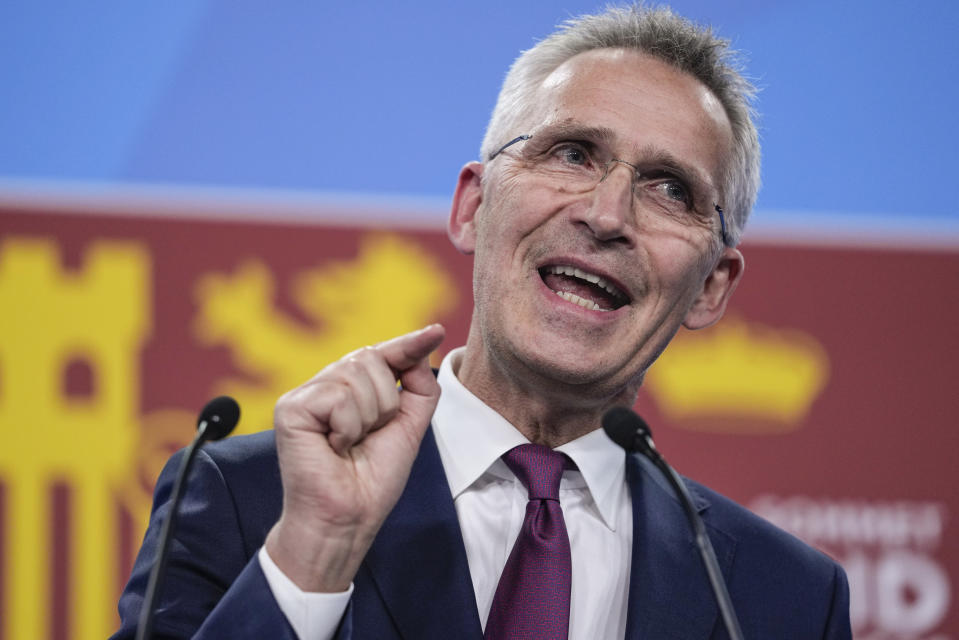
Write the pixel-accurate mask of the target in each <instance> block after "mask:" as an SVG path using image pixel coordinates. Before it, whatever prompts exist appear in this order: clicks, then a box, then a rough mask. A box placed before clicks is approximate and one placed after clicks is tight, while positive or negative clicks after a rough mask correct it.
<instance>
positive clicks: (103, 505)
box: [0, 237, 152, 639]
mask: <svg viewBox="0 0 959 640" xmlns="http://www.w3.org/2000/svg"><path fill="white" fill-rule="evenodd" d="M150 290H151V286H150V260H149V256H148V255H147V253H146V251H145V250H144V249H143V248H142V247H140V246H138V245H136V244H132V243H115V242H106V241H103V242H96V243H92V244H91V245H90V246H89V247H88V248H87V250H86V253H85V256H84V261H83V265H82V267H81V268H80V269H78V270H76V271H73V272H67V271H64V270H62V269H61V266H60V255H59V252H58V249H57V246H56V244H55V243H54V242H52V241H49V240H34V239H26V238H9V237H8V238H6V239H5V241H4V242H3V243H2V244H0V309H3V313H0V384H2V387H3V389H2V394H0V482H2V483H3V485H4V488H5V493H6V505H5V506H6V508H5V513H4V514H3V523H4V527H5V531H4V534H5V535H4V538H5V539H6V541H7V544H6V549H4V554H5V556H6V557H5V558H4V563H3V564H4V566H5V567H6V571H5V575H3V576H0V579H2V580H3V581H4V585H5V586H6V588H5V589H4V593H5V594H6V599H7V601H6V602H4V603H3V609H4V611H5V612H6V615H5V616H4V617H3V619H2V620H0V624H2V625H3V631H4V632H5V636H4V637H6V638H47V637H50V624H51V615H50V610H51V603H50V600H51V598H50V588H51V585H50V574H51V567H50V558H51V549H52V548H53V540H52V537H53V535H54V533H55V532H54V531H53V530H52V528H51V525H50V512H51V492H52V489H53V487H54V485H56V484H63V485H66V486H67V487H69V489H70V490H71V495H72V508H71V512H72V514H74V515H73V518H72V519H71V521H72V526H71V527H70V530H69V531H68V532H65V536H66V539H67V540H68V541H69V558H70V559H71V563H72V564H71V566H70V572H69V575H70V581H69V583H68V584H67V585H66V593H67V595H68V598H69V599H70V602H69V603H68V605H69V610H70V611H71V615H72V620H71V626H72V627H74V629H75V630H76V632H75V633H74V634H73V635H72V637H74V638H91V639H92V638H104V637H106V636H107V635H109V633H110V630H111V628H112V627H113V626H114V618H115V614H113V613H112V609H113V606H114V602H113V599H114V597H115V589H114V576H116V574H117V572H118V566H119V563H120V559H119V558H118V557H117V552H116V549H117V548H118V547H119V544H118V542H119V541H118V540H117V539H116V531H117V526H116V513H117V508H116V504H115V499H114V490H116V489H117V488H118V487H119V486H121V485H122V484H124V483H126V482H128V479H129V477H130V475H131V461H132V460H133V459H134V455H133V452H134V447H135V444H136V440H137V437H138V436H137V425H138V418H137V416H138V411H139V407H140V399H139V397H140V388H139V381H140V375H139V371H138V366H139V354H140V350H141V349H142V347H143V344H144V342H145V341H146V339H147V337H148V335H149V332H150V320H151V317H152V313H151V306H150V299H149V292H150ZM71 367H73V368H80V369H81V370H83V371H84V372H85V373H86V374H87V377H88V379H89V380H88V381H89V387H88V389H86V391H88V393H82V394H78V395H76V396H72V395H70V394H69V393H66V391H68V390H67V389H65V388H64V387H65V386H66V377H67V372H68V371H69V369H70V368H71Z"/></svg>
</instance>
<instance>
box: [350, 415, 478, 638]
mask: <svg viewBox="0 0 959 640" xmlns="http://www.w3.org/2000/svg"><path fill="white" fill-rule="evenodd" d="M364 563H365V564H366V566H367V568H368V569H369V571H370V573H371V575H372V576H373V580H374V582H375V583H376V586H377V589H378V590H379V592H380V594H381V596H382V598H383V601H384V602H385V604H386V608H387V609H388V610H389V612H390V615H391V616H392V617H393V620H394V621H395V623H396V626H397V627H398V628H399V630H400V634H401V635H402V637H404V638H465V639H469V638H477V639H481V638H482V637H483V631H482V626H481V624H480V620H479V614H478V613H477V609H476V598H475V595H474V593H473V583H472V580H471V578H470V573H469V565H468V563H467V560H466V550H465V548H464V547H463V536H462V534H461V533H460V528H459V522H458V520H457V518H456V509H455V508H454V507H453V498H452V496H451V495H450V489H449V484H448V483H447V480H446V474H445V473H444V471H443V464H442V462H441V461H440V456H439V451H438V450H437V448H436V440H435V439H434V437H433V431H432V428H431V429H430V430H428V431H427V432H426V435H425V436H424V438H423V443H422V444H421V445H420V453H419V455H418V456H417V458H416V461H415V462H414V463H413V469H412V471H411V472H410V478H409V480H408V481H407V483H406V489H405V490H404V492H403V495H402V496H401V497H400V499H399V502H397V504H396V507H394V509H393V511H392V512H391V513H390V515H389V517H388V518H387V519H386V522H384V523H383V526H382V528H381V529H380V531H379V533H378V534H377V536H376V540H374V542H373V546H372V547H371V548H370V551H369V553H368V554H367V556H366V559H365V560H364Z"/></svg>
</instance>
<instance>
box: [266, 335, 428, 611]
mask: <svg viewBox="0 0 959 640" xmlns="http://www.w3.org/2000/svg"><path fill="white" fill-rule="evenodd" d="M444 335H445V330H444V329H443V327H442V326H440V325H438V324H434V325H430V326H428V327H426V328H425V329H421V330H419V331H415V332H413V333H408V334H406V335H403V336H399V337H397V338H394V339H392V340H389V341H387V342H383V343H381V344H378V345H376V346H373V347H364V348H363V349H360V350H358V351H354V352H353V353H350V354H348V355H346V356H344V357H343V358H342V359H341V360H338V361H337V362H334V363H333V364H331V365H329V366H328V367H326V368H325V369H323V370H322V371H320V372H319V373H318V374H316V375H315V376H313V378H311V379H310V380H309V381H307V382H306V383H305V384H303V385H301V386H299V387H297V388H296V389H293V390H292V391H290V392H288V393H286V394H285V395H283V396H282V397H281V398H280V400H279V401H278V402H277V404H276V410H275V412H274V427H275V429H276V447H277V453H278V455H279V461H280V475H281V477H282V480H283V513H282V515H281V516H280V520H279V521H278V522H277V523H276V525H275V526H274V527H273V529H272V530H271V531H270V534H269V536H267V540H266V549H267V552H268V553H269V554H270V557H271V558H273V561H274V562H276V564H277V566H279V568H280V569H281V570H282V571H283V572H284V573H285V574H286V575H287V576H288V577H289V578H290V579H291V580H293V582H295V583H296V584H297V585H298V586H299V587H300V588H301V589H303V590H304V591H311V592H336V591H344V590H345V589H346V588H347V587H348V586H349V584H350V582H351V581H352V579H353V576H354V575H355V574H356V571H357V570H358V569H359V566H360V563H361V562H362V560H363V557H364V556H365V555H366V552H367V550H368V549H369V546H370V544H372V542H373V538H374V537H375V536H376V532H377V531H378V530H379V528H380V526H381V525H382V523H383V521H384V520H385V519H386V516H387V515H388V514H389V512H390V511H391V510H392V509H393V506H394V505H395V504H396V501H397V500H398V499H399V497H400V494H401V493H402V491H403V488H404V487H405V486H406V480H407V478H408V477H409V473H410V468H411V467H412V465H413V460H414V458H415V457H416V454H417V452H418V450H419V446H420V440H422V438H423V434H424V433H425V432H426V428H427V426H428V425H429V422H430V418H431V417H432V415H433V410H434V409H435V408H436V403H437V401H438V400H439V395H440V388H439V385H438V384H437V382H436V378H435V376H434V375H433V372H432V370H431V369H430V365H429V354H430V353H431V352H432V351H433V350H434V349H436V347H438V346H439V344H440V343H441V342H442V341H443V337H444ZM397 381H399V383H400V386H398V385H397Z"/></svg>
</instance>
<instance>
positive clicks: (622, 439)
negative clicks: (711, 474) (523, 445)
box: [603, 407, 743, 640]
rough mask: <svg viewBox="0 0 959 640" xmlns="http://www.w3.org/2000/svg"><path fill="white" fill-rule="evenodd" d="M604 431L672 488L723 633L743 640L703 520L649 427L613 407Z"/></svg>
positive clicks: (732, 638) (606, 417)
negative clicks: (684, 515) (646, 463)
mask: <svg viewBox="0 0 959 640" xmlns="http://www.w3.org/2000/svg"><path fill="white" fill-rule="evenodd" d="M603 430H604V431H606V435H608V436H609V437H610V439H612V440H613V442H615V443H616V444H618V445H619V446H621V447H623V448H624V449H626V451H627V452H629V453H630V455H637V454H642V455H643V456H645V457H646V459H648V460H649V461H650V462H652V463H653V465H654V466H655V467H656V468H657V469H658V470H659V472H660V473H662V474H663V476H664V477H665V478H666V480H667V481H668V482H669V484H670V485H671V486H672V488H673V491H675V492H676V497H677V498H678V499H679V503H680V504H681V505H682V506H683V511H684V512H685V514H686V519H687V520H689V524H690V526H691V527H692V529H693V534H694V537H695V541H696V549H697V550H698V551H699V556H700V558H701V559H702V561H703V566H704V567H705V568H706V575H707V576H708V577H709V584H710V586H711V587H712V590H713V595H714V596H715V598H716V604H717V605H719V612H720V614H722V617H723V624H725V626H726V632H727V633H728V634H729V637H730V640H743V632H742V629H740V627H739V620H738V618H737V617H736V610H735V609H734V608H733V601H732V599H731V598H730V597H729V590H728V589H727V588H726V582H725V581H724V580H723V574H722V572H721V571H720V569H719V561H718V560H716V551H715V550H714V549H713V543H712V542H711V541H710V540H709V536H708V535H706V525H704V524H703V519H702V518H700V517H699V513H698V512H697V511H696V508H695V507H694V506H693V499H692V497H691V496H690V495H689V490H688V489H687V488H686V484H685V483H684V482H683V481H682V478H680V477H679V474H678V473H676V471H675V470H674V469H673V468H672V467H671V466H669V463H667V462H666V460H665V459H664V458H663V456H662V455H660V453H659V451H657V450H656V446H655V445H654V444H653V437H652V433H651V432H650V429H649V426H648V425H647V424H646V422H645V421H644V420H643V419H642V418H641V417H639V416H638V415H637V414H636V413H635V412H633V411H632V410H631V409H628V408H626V407H614V408H612V409H610V410H609V411H607V412H606V415H604V416H603Z"/></svg>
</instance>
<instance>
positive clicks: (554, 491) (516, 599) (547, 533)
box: [484, 444, 572, 640]
mask: <svg viewBox="0 0 959 640" xmlns="http://www.w3.org/2000/svg"><path fill="white" fill-rule="evenodd" d="M567 460H568V459H567V458H566V456H564V455H563V454H562V453H557V452H555V451H553V450H552V449H550V448H549V447H545V446H543V445H539V444H524V445H520V446H518V447H516V448H515V449H511V450H510V451H508V452H506V454H505V455H504V456H503V461H504V462H506V464H507V466H509V468H510V469H512V470H513V473H515V474H516V476H517V477H518V478H519V480H520V482H522V483H523V485H524V486H525V487H526V488H527V490H528V491H529V502H528V503H527V504H526V519H525V520H523V528H522V529H520V532H519V536H518V537H517V538H516V543H515V544H514V545H513V550H512V551H511V552H510V554H509V559H508V560H507V561H506V567H504V568H503V575H502V576H500V579H499V584H498V585H497V586H496V595H495V596H493V606H492V607H491V608H490V612H489V618H488V619H487V621H486V633H485V634H484V637H485V639H486V640H514V639H519V638H523V639H529V640H566V639H567V638H568V637H569V592H570V584H571V576H572V559H571V557H570V552H569V535H567V533H566V522H565V521H564V520H563V510H562V509H561V508H560V506H559V481H560V479H561V478H562V477H563V469H564V468H565V467H566V463H567Z"/></svg>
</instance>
